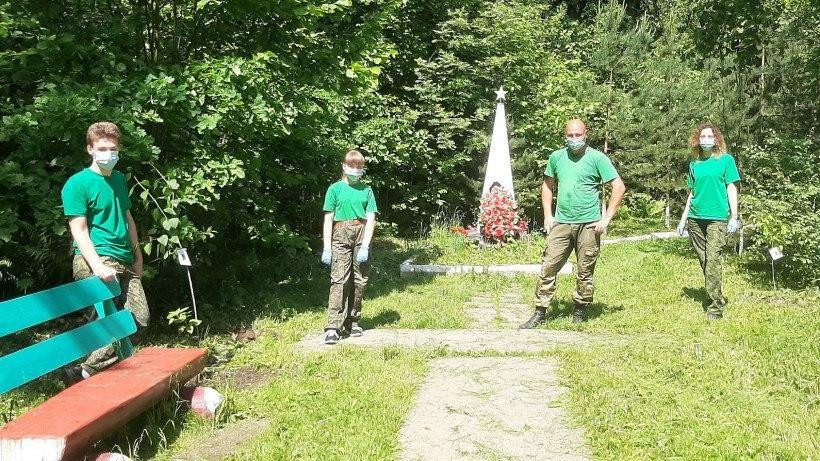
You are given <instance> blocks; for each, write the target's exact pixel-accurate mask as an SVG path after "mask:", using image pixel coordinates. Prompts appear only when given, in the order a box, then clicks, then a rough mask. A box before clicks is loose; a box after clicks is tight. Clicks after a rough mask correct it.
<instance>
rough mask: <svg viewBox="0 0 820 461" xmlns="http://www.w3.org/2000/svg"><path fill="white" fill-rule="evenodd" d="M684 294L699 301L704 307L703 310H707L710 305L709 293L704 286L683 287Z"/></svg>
mask: <svg viewBox="0 0 820 461" xmlns="http://www.w3.org/2000/svg"><path fill="white" fill-rule="evenodd" d="M681 291H682V292H683V295H684V296H685V297H687V298H689V299H691V300H692V301H695V302H699V303H700V307H701V308H703V311H704V312H706V308H707V307H709V303H710V300H709V295H707V294H706V290H705V289H704V288H703V287H699V288H691V287H683V288H682V289H681Z"/></svg>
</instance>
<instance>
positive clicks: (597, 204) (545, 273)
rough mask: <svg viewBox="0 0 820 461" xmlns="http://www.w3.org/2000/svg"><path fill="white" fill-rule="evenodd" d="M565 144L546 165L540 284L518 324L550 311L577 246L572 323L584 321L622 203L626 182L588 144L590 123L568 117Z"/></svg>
mask: <svg viewBox="0 0 820 461" xmlns="http://www.w3.org/2000/svg"><path fill="white" fill-rule="evenodd" d="M564 134H565V136H566V142H567V147H564V148H562V149H558V150H556V151H555V152H553V153H552V154H551V155H550V157H549V161H548V162H547V168H546V170H545V171H544V183H543V184H542V185H541V204H542V205H543V207H544V229H546V231H547V233H548V234H549V237H548V241H547V248H546V249H545V250H544V261H543V264H542V266H541V273H540V274H539V276H538V284H537V286H536V288H535V313H534V314H533V315H532V317H530V319H529V320H527V321H526V322H525V323H524V324H522V325H521V326H520V327H519V328H520V329H528V328H535V327H537V326H538V325H540V324H542V323H543V322H544V320H546V317H547V309H548V308H549V306H550V303H551V302H552V298H553V296H554V295H555V288H556V284H557V275H558V271H560V270H561V268H562V267H563V266H564V264H566V262H567V259H568V258H569V255H570V254H571V253H572V252H573V250H574V251H575V256H576V258H577V259H578V267H577V270H576V285H575V293H573V296H572V297H573V301H574V302H575V309H574V311H573V313H572V323H579V322H582V321H584V319H585V317H586V310H587V307H588V306H589V305H590V304H591V303H592V295H593V293H594V291H595V284H594V278H593V275H594V273H595V263H596V262H597V261H598V252H599V249H600V247H601V234H602V233H603V232H604V231H605V230H606V228H607V226H609V221H610V220H611V219H612V217H613V216H615V212H616V211H617V210H618V207H619V206H620V204H621V199H622V198H623V196H624V192H626V186H625V185H624V182H623V181H622V180H621V178H620V177H619V176H618V172H617V171H616V170H615V167H614V166H613V165H612V162H611V161H610V160H609V158H608V157H607V156H606V155H604V154H603V153H602V152H600V151H598V150H596V149H593V148H592V147H590V146H588V145H587V142H586V135H587V127H586V125H585V124H584V122H582V121H581V120H578V119H573V120H570V121H569V123H567V126H566V129H565V132H564ZM609 183H611V184H612V196H611V198H610V199H609V205H608V206H607V209H606V213H605V214H603V215H602V213H601V198H600V197H601V189H602V188H603V186H604V184H609ZM556 185H557V186H558V200H557V202H556V208H557V213H556V214H555V216H553V214H552V197H553V191H554V189H555V187H556Z"/></svg>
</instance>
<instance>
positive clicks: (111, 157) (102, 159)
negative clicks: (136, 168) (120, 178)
mask: <svg viewBox="0 0 820 461" xmlns="http://www.w3.org/2000/svg"><path fill="white" fill-rule="evenodd" d="M119 159H120V152H119V151H116V150H106V151H101V150H95V151H94V161H95V162H97V165H99V167H100V168H102V169H104V170H113V169H114V166H115V165H116V164H117V162H118V161H119Z"/></svg>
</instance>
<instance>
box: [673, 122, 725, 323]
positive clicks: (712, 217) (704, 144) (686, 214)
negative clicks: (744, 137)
mask: <svg viewBox="0 0 820 461" xmlns="http://www.w3.org/2000/svg"><path fill="white" fill-rule="evenodd" d="M689 146H690V147H691V148H692V154H693V156H694V159H693V160H692V161H691V162H689V173H688V174H687V176H686V186H687V187H688V188H689V197H688V198H687V199H686V206H685V207H684V209H683V214H682V215H681V218H680V224H678V229H677V231H678V234H679V235H681V236H682V235H684V233H685V232H686V231H687V230H688V231H689V239H690V240H691V242H692V246H693V247H694V248H695V253H697V255H698V260H699V261H700V267H701V270H703V276H704V279H705V282H706V294H707V296H708V297H709V305H708V306H707V308H706V315H707V317H708V318H709V320H718V319H720V318H722V317H723V309H724V307H725V306H726V298H725V297H724V296H723V289H722V279H723V249H724V247H725V246H726V236H727V234H734V233H736V232H737V231H738V230H740V220H739V219H738V217H737V203H738V199H737V197H738V194H737V185H736V183H738V182H740V174H739V173H738V171H737V165H736V164H735V159H734V157H732V156H731V154H729V153H728V152H726V141H725V140H724V139H723V134H722V133H721V132H720V130H719V129H718V128H717V127H716V126H715V125H713V124H712V123H710V122H707V123H701V124H700V125H698V127H697V128H695V130H694V131H693V132H692V136H691V138H690V139H689Z"/></svg>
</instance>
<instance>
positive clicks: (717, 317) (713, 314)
mask: <svg viewBox="0 0 820 461" xmlns="http://www.w3.org/2000/svg"><path fill="white" fill-rule="evenodd" d="M706 318H707V319H709V320H720V319H722V318H723V314H721V313H720V312H709V313H707V314H706Z"/></svg>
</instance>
